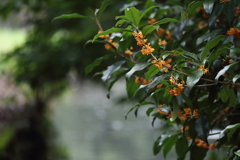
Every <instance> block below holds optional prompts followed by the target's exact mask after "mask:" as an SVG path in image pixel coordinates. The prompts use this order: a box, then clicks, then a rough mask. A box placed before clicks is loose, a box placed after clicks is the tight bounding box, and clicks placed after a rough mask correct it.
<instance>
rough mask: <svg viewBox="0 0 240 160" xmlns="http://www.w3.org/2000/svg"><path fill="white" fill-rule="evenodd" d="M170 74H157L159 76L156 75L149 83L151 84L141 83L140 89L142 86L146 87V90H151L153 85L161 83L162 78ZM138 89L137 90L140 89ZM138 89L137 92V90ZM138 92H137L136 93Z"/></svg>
mask: <svg viewBox="0 0 240 160" xmlns="http://www.w3.org/2000/svg"><path fill="white" fill-rule="evenodd" d="M168 76H169V74H163V75H160V76H157V77H155V78H154V80H153V81H152V82H151V83H149V84H147V85H141V86H140V87H139V88H138V90H139V89H142V88H146V90H147V91H149V90H150V89H151V88H153V87H155V86H156V85H158V84H159V83H161V81H162V80H164V79H165V78H166V77H168ZM138 90H137V91H138ZM137 91H136V92H137ZM135 94H136V93H135Z"/></svg>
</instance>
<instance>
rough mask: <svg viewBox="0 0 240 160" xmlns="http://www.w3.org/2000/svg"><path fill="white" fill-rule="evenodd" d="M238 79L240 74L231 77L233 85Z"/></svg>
mask: <svg viewBox="0 0 240 160" xmlns="http://www.w3.org/2000/svg"><path fill="white" fill-rule="evenodd" d="M239 78H240V74H237V75H235V76H234V77H233V80H232V81H233V83H235V82H236V81H237V80H238V79H239Z"/></svg>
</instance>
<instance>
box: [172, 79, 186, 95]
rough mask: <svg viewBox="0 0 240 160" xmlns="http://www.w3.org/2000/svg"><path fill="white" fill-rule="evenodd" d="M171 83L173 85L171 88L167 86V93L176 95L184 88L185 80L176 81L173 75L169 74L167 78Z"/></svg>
mask: <svg viewBox="0 0 240 160" xmlns="http://www.w3.org/2000/svg"><path fill="white" fill-rule="evenodd" d="M169 81H170V83H171V85H174V87H173V88H168V94H169V95H172V96H177V95H179V94H180V93H181V92H182V90H183V89H184V86H183V85H184V84H185V82H184V81H181V82H180V83H179V82H178V79H174V77H173V76H170V79H169Z"/></svg>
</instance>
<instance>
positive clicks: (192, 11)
mask: <svg viewBox="0 0 240 160" xmlns="http://www.w3.org/2000/svg"><path fill="white" fill-rule="evenodd" d="M202 5H203V2H202V1H194V2H192V3H191V4H190V6H189V8H188V17H192V16H193V15H194V14H195V13H196V10H197V8H198V7H201V6H202Z"/></svg>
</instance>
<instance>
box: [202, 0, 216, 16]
mask: <svg viewBox="0 0 240 160" xmlns="http://www.w3.org/2000/svg"><path fill="white" fill-rule="evenodd" d="M214 2H215V0H204V2H203V8H204V9H205V11H206V12H207V14H211V12H212V9H213V5H214Z"/></svg>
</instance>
